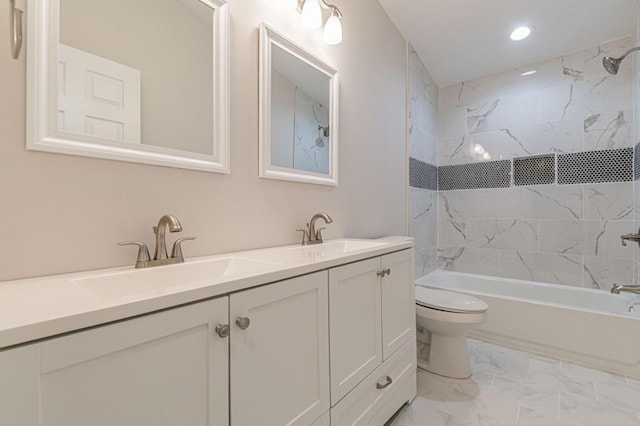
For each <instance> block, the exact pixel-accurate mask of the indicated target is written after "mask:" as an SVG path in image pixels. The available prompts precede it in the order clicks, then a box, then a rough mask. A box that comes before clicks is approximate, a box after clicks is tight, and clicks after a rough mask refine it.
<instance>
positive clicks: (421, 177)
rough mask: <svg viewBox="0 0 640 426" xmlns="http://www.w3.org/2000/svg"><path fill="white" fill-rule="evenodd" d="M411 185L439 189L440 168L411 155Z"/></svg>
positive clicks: (433, 189)
mask: <svg viewBox="0 0 640 426" xmlns="http://www.w3.org/2000/svg"><path fill="white" fill-rule="evenodd" d="M409 186H412V187H414V188H420V189H430V190H432V191H435V190H437V189H438V168H437V167H436V166H434V165H432V164H429V163H425V162H423V161H420V160H416V159H415V158H412V157H409Z"/></svg>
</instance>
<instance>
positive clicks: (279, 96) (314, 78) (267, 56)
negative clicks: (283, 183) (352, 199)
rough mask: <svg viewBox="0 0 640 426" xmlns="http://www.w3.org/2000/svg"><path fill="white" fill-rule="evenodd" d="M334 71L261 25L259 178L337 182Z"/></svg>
mask: <svg viewBox="0 0 640 426" xmlns="http://www.w3.org/2000/svg"><path fill="white" fill-rule="evenodd" d="M337 129H338V73H337V71H336V70H335V69H333V68H332V67H330V66H329V65H327V64H326V63H324V62H323V61H321V60H320V59H318V58H316V57H315V56H313V55H312V54H311V53H309V52H307V51H306V50H304V49H302V48H301V47H299V46H297V45H295V44H294V43H292V42H291V41H289V40H287V39H286V38H285V37H283V36H282V35H280V34H278V33H277V32H275V31H274V30H273V29H271V28H269V27H268V26H267V25H265V24H262V25H261V27H260V176H261V177H264V178H270V179H282V180H292V181H297V182H307V183H316V184H321V185H331V186H336V185H337V184H338V177H337V165H338V132H337Z"/></svg>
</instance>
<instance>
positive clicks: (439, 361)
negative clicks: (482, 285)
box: [416, 286, 489, 379]
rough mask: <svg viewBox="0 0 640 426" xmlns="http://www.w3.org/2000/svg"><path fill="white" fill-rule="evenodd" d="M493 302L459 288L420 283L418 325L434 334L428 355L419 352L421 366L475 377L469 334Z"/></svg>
mask: <svg viewBox="0 0 640 426" xmlns="http://www.w3.org/2000/svg"><path fill="white" fill-rule="evenodd" d="M488 308H489V306H488V305H487V304H486V303H485V302H483V301H482V300H480V299H477V298H475V297H473V296H469V295H467V294H463V293H457V292H455V291H448V290H439V289H435V288H430V287H422V286H416V317H417V323H418V327H422V328H423V329H424V330H426V331H428V332H429V333H430V335H431V343H430V345H429V350H428V359H425V358H423V357H421V356H420V354H419V356H418V367H419V368H422V369H424V370H427V371H430V372H432V373H435V374H438V375H440V376H445V377H451V378H454V379H466V378H468V377H471V364H470V362H469V352H468V350H467V338H466V334H467V332H468V331H469V330H471V329H472V328H475V327H477V326H478V325H480V324H482V323H483V322H484V321H485V320H486V319H487V309H488Z"/></svg>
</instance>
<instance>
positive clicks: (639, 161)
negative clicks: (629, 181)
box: [633, 143, 640, 180]
mask: <svg viewBox="0 0 640 426" xmlns="http://www.w3.org/2000/svg"><path fill="white" fill-rule="evenodd" d="M638 179H640V143H638V144H636V146H635V148H634V150H633V180H638Z"/></svg>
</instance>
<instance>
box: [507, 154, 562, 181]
mask: <svg viewBox="0 0 640 426" xmlns="http://www.w3.org/2000/svg"><path fill="white" fill-rule="evenodd" d="M555 182H556V156H555V155H554V154H549V155H537V156H535V157H521V158H514V159H513V184H514V185H516V186H519V185H548V184H552V183H555Z"/></svg>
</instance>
